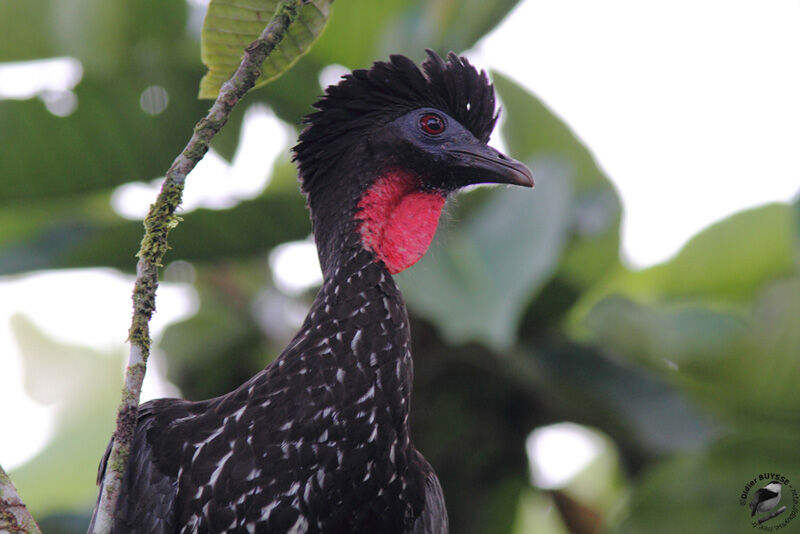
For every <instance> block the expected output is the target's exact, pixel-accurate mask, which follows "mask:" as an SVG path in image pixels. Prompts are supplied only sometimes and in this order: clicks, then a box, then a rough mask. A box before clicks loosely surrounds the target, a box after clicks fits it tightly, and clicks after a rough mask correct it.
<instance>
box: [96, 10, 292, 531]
mask: <svg viewBox="0 0 800 534" xmlns="http://www.w3.org/2000/svg"><path fill="white" fill-rule="evenodd" d="M304 3H305V1H304V0H287V1H285V2H284V3H283V4H282V5H281V6H280V7H279V8H278V10H277V11H276V13H275V16H274V17H273V18H272V20H271V21H270V23H269V24H268V25H267V27H266V28H265V29H264V31H263V32H262V33H261V35H260V36H259V37H258V39H256V40H255V41H253V42H252V43H250V45H249V46H248V47H247V48H246V49H245V51H244V57H243V58H242V61H241V63H240V64H239V67H238V68H237V69H236V72H235V73H234V74H233V76H231V78H230V79H229V80H228V81H227V82H225V83H224V84H223V85H222V87H221V88H220V91H219V96H218V97H217V99H216V101H215V102H214V105H212V106H211V109H209V111H208V114H207V115H206V116H205V117H204V118H202V119H200V121H199V122H198V123H197V125H196V126H195V128H194V134H193V135H192V137H191V139H190V140H189V143H188V144H187V145H186V148H184V149H183V152H182V153H181V154H180V155H179V156H178V157H177V158H175V161H174V162H173V163H172V166H171V167H170V168H169V170H168V171H167V175H166V177H165V178H164V183H163V185H162V186H161V192H160V193H159V195H158V198H157V199H156V202H155V203H154V204H153V205H152V206H150V211H149V213H148V214H147V217H146V218H145V221H144V226H145V235H144V238H143V239H142V245H141V248H140V250H139V253H138V254H137V256H138V257H139V261H138V263H137V265H136V282H135V284H134V288H133V319H132V321H131V328H130V331H129V341H130V344H131V348H130V356H129V359H128V368H127V370H126V372H125V385H124V386H123V390H122V401H121V402H120V405H119V408H118V410H117V427H116V430H115V431H114V435H113V442H112V448H111V453H110V455H109V457H108V462H107V464H106V469H105V474H104V476H103V480H102V485H101V494H100V501H99V503H98V505H97V510H96V511H95V520H94V529H93V532H94V533H95V534H104V533H108V532H110V531H111V527H112V525H113V517H114V510H115V509H116V504H117V500H118V497H119V493H120V488H121V486H122V475H123V473H124V470H125V466H126V465H127V463H128V456H129V454H130V444H131V440H132V438H133V433H134V430H135V429H136V419H137V414H138V410H139V394H140V392H141V389H142V381H143V380H144V375H145V370H146V366H147V358H148V356H149V355H150V326H149V323H150V318H151V317H152V315H153V312H154V311H155V295H156V289H157V288H158V268H159V267H160V266H161V261H162V260H163V258H164V254H166V252H167V250H168V249H169V245H168V244H167V236H168V234H169V231H170V230H172V229H173V228H175V227H176V226H177V225H178V223H179V222H180V218H179V217H178V216H176V215H175V210H177V208H178V206H179V205H180V203H181V199H182V196H183V187H184V184H185V182H186V176H187V175H188V174H189V172H190V171H191V170H192V169H194V167H195V165H197V163H198V162H199V161H200V160H201V159H202V158H203V156H204V155H205V154H206V152H208V147H209V144H210V142H211V139H212V138H213V137H214V136H215V135H216V134H217V132H219V130H220V129H221V128H222V127H223V126H224V125H225V123H226V122H227V121H228V117H229V116H230V113H231V110H232V109H233V107H234V106H235V105H236V103H237V102H239V100H240V99H241V98H242V97H243V96H244V95H245V94H246V93H247V91H249V90H250V89H251V88H252V87H253V85H254V84H255V82H256V80H257V79H258V77H259V76H260V74H261V72H260V69H261V65H262V63H264V59H266V57H267V56H268V55H269V54H270V53H271V52H272V51H273V50H274V49H275V47H276V46H277V45H278V44H279V43H280V42H281V40H282V39H283V37H284V35H285V34H286V31H287V29H288V28H289V26H290V25H291V24H292V22H293V21H294V20H295V19H296V18H297V15H298V13H299V12H300V8H301V7H302V5H303V4H304Z"/></svg>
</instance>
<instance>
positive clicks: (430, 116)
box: [419, 113, 444, 135]
mask: <svg viewBox="0 0 800 534" xmlns="http://www.w3.org/2000/svg"><path fill="white" fill-rule="evenodd" d="M419 123H420V125H421V126H422V129H423V130H425V132H427V133H429V134H431V135H439V134H440V133H442V132H443V131H444V120H442V118H441V117H440V116H439V115H437V114H436V113H426V114H425V115H423V116H422V118H421V119H420V120H419Z"/></svg>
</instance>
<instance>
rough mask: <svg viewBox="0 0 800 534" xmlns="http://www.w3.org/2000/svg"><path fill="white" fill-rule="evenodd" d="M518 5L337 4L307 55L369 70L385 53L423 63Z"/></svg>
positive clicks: (460, 46)
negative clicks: (427, 55)
mask: <svg viewBox="0 0 800 534" xmlns="http://www.w3.org/2000/svg"><path fill="white" fill-rule="evenodd" d="M518 3H519V0H499V1H496V2H483V1H481V0H416V1H411V2H409V1H408V0H384V1H381V2H374V1H370V0H349V1H347V2H340V3H337V4H336V9H335V12H334V14H333V16H332V17H331V23H330V25H329V26H328V28H327V29H326V30H325V33H324V35H323V36H322V38H321V39H320V41H319V43H318V45H317V46H315V47H314V49H313V50H312V52H311V55H312V56H314V57H315V58H318V60H319V62H320V63H321V64H327V63H337V64H340V65H344V66H346V67H348V68H363V67H368V66H369V65H370V64H371V63H372V62H373V61H375V60H385V59H386V58H387V57H388V56H389V54H405V55H407V56H409V57H411V58H414V59H416V60H421V59H423V58H424V56H425V53H424V49H425V48H433V49H434V50H436V51H438V52H439V53H440V54H444V53H446V52H448V51H450V50H453V51H455V52H462V51H464V50H466V49H468V48H470V47H471V46H472V45H473V44H475V43H476V42H477V41H478V39H480V38H481V37H482V36H483V35H485V34H486V33H487V32H489V31H490V30H491V29H492V28H493V27H494V26H495V25H496V24H497V23H499V21H500V20H502V19H503V17H505V16H506V15H507V14H508V12H509V11H511V9H513V8H514V6H515V5H517V4H518Z"/></svg>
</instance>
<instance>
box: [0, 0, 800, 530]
mask: <svg viewBox="0 0 800 534" xmlns="http://www.w3.org/2000/svg"><path fill="white" fill-rule="evenodd" d="M515 4H516V0H513V1H498V2H482V1H478V0H433V1H423V0H412V1H409V0H402V1H401V0H385V1H383V2H374V1H367V0H349V1H347V2H344V1H342V2H336V3H334V5H333V7H332V10H331V17H330V21H329V23H328V25H327V27H326V29H325V31H324V32H323V33H322V35H321V36H320V37H319V40H318V41H317V43H316V44H315V45H314V46H313V47H311V49H310V51H309V52H308V53H307V54H306V55H304V56H303V57H302V59H300V60H299V61H298V62H297V64H296V65H295V66H294V67H292V68H291V69H290V70H289V71H287V72H286V73H285V75H283V76H282V77H280V78H279V79H277V80H276V81H274V82H272V83H270V84H269V85H268V86H266V87H264V88H263V89H259V90H258V91H255V92H253V93H252V94H251V95H249V96H248V97H247V99H245V100H244V101H243V102H242V104H241V105H240V106H239V107H238V108H237V109H236V110H235V112H234V114H233V116H232V118H231V120H230V122H229V124H228V125H227V126H226V128H224V129H223V131H222V133H221V134H220V135H219V136H218V137H217V138H216V139H215V141H214V144H213V148H214V149H215V150H217V151H218V152H219V153H220V154H221V155H223V157H225V158H228V159H230V158H231V157H232V156H233V154H234V153H235V151H236V149H237V146H238V143H239V135H240V126H241V123H242V119H243V116H244V112H245V111H246V108H247V107H248V106H249V105H253V104H256V103H267V104H268V105H269V106H270V107H271V108H272V110H273V111H274V112H275V113H276V115H277V116H278V117H280V118H281V119H282V120H284V121H286V122H287V123H289V124H291V125H295V126H296V125H298V124H299V121H300V119H301V117H302V116H303V115H304V114H305V113H307V112H308V111H310V110H311V104H312V102H313V101H314V99H315V98H316V97H317V96H318V95H319V94H320V92H321V90H322V89H321V87H320V85H319V74H320V71H321V70H322V69H323V68H324V67H326V66H328V65H331V64H338V65H343V66H345V67H347V68H358V67H367V66H369V64H370V63H371V62H372V61H374V60H377V59H383V58H385V57H386V56H387V55H388V54H389V53H405V54H407V55H410V56H411V57H413V58H415V59H417V60H419V59H421V58H422V56H423V48H424V47H430V48H433V49H435V50H437V51H438V52H440V53H444V52H447V51H448V50H449V49H453V50H456V51H463V50H465V49H467V48H469V47H470V46H472V45H473V44H474V43H475V42H476V41H477V40H478V39H479V38H480V37H481V36H483V35H484V34H485V33H486V32H488V31H489V30H490V29H491V28H493V27H494V26H495V25H496V24H497V23H498V22H499V21H500V20H501V19H502V18H503V17H504V16H505V15H506V14H507V13H508V12H509V11H510V10H511V8H512V7H513V6H514V5H515ZM20 20H25V21H26V24H25V25H21V24H19V21H20ZM201 20H202V10H201V8H198V7H196V5H195V4H194V3H191V4H187V3H186V2H184V1H183V0H169V1H163V0H143V1H139V2H133V3H131V2H123V1H122V0H111V1H108V0H106V1H100V0H76V1H72V2H59V1H57V0H31V1H29V2H3V3H0V32H2V33H3V35H5V36H6V40H5V43H4V46H3V47H2V48H0V61H21V60H31V59H38V58H47V57H58V56H72V57H75V58H77V59H78V60H79V61H80V62H81V65H82V68H83V74H82V79H81V81H80V82H79V83H78V85H77V86H76V87H75V88H74V89H73V91H74V93H75V96H76V97H77V101H78V106H77V109H76V110H75V111H74V112H73V113H71V114H68V115H67V116H65V117H60V116H55V115H52V114H51V113H50V112H49V111H48V110H47V109H46V107H45V106H44V104H43V101H44V99H45V98H46V97H47V95H40V96H41V98H31V99H29V100H23V101H12V100H0V124H2V125H3V128H0V177H2V178H1V179H2V181H3V182H2V183H3V194H2V195H0V274H5V275H10V274H18V273H25V272H28V271H31V270H37V269H61V268H71V267H79V266H111V267H115V268H117V269H120V270H123V271H126V272H132V270H133V268H134V265H135V262H134V257H133V254H134V252H135V250H136V249H137V247H138V243H139V240H140V239H141V235H142V229H141V224H140V223H139V222H132V221H129V220H126V219H124V218H122V217H121V216H119V215H118V214H116V213H115V212H114V211H113V210H112V209H111V207H110V197H111V194H112V192H113V190H114V188H115V187H116V186H119V185H121V184H125V183H129V182H134V181H145V182H147V181H150V180H152V179H155V178H158V177H159V176H160V175H162V174H163V173H164V172H165V170H166V168H167V167H168V166H169V164H170V162H171V161H172V159H173V158H174V157H175V155H176V154H177V153H178V151H179V150H181V148H182V147H183V145H184V143H185V142H186V140H187V139H188V137H189V135H190V133H191V128H192V126H193V125H194V123H195V122H196V121H197V120H198V119H199V118H200V117H201V116H202V115H203V114H204V112H205V109H206V107H207V105H208V103H207V102H200V101H198V100H197V98H196V95H197V88H198V84H199V80H200V78H201V77H202V75H203V71H204V69H203V66H202V64H201V62H200V49H199V38H200V31H201ZM354 28H357V31H354ZM509 74H510V75H513V73H509ZM492 77H493V79H494V81H495V84H496V87H497V91H498V94H499V96H500V98H501V99H502V103H503V109H504V112H503V117H504V122H503V128H502V136H503V138H504V140H505V143H506V146H507V147H508V149H509V152H510V154H511V155H513V156H514V157H516V158H519V159H522V160H524V161H526V162H528V163H529V164H530V165H531V167H532V168H533V170H534V174H535V175H536V180H537V188H536V190H535V191H532V192H526V191H520V190H516V189H503V188H495V189H490V188H479V189H476V190H473V191H471V192H469V193H465V194H463V195H461V197H460V198H459V199H458V200H457V201H456V202H455V203H454V204H453V205H452V206H450V207H449V208H448V212H447V214H446V216H445V220H443V223H442V224H441V228H440V231H439V234H438V235H437V237H436V240H435V243H434V246H433V247H432V250H431V251H430V253H429V254H428V255H427V256H426V258H425V259H424V260H423V261H422V262H420V264H419V265H417V266H415V267H414V268H413V269H411V270H409V271H408V272H407V273H403V275H402V276H400V277H399V279H400V280H399V282H400V284H401V287H402V289H403V291H404V294H405V295H406V297H407V300H408V303H409V308H410V312H411V316H412V322H413V332H414V349H413V350H414V354H415V372H416V381H415V397H414V403H413V414H412V421H413V425H414V428H413V434H414V439H415V442H416V443H417V445H418V446H419V448H420V449H421V450H422V451H424V453H425V455H426V456H427V457H428V459H429V460H430V462H431V463H432V464H433V465H434V466H435V467H436V470H437V472H438V473H439V475H440V478H441V481H442V485H443V487H444V491H445V495H446V497H447V503H448V509H449V512H450V516H451V525H452V531H453V532H458V533H467V534H472V533H475V534H477V533H514V534H521V533H523V532H540V533H541V532H550V533H564V532H574V533H577V532H596V531H597V529H598V525H600V527H599V528H600V529H602V530H604V531H607V532H696V531H698V530H702V531H704V532H745V531H749V530H751V527H750V523H749V514H748V510H746V509H744V508H742V507H740V506H739V503H738V493H739V492H740V490H741V487H742V486H743V485H744V483H745V482H746V481H748V480H750V479H751V478H752V477H753V476H755V475H757V474H758V473H761V472H764V471H778V472H782V473H785V474H786V475H787V476H789V477H790V478H792V477H794V475H796V474H797V473H800V460H798V457H797V454H796V450H797V448H798V445H800V435H799V434H800V433H799V432H798V431H797V428H798V420H797V419H798V415H797V414H799V413H800V393H799V392H798V388H797V387H796V384H797V383H798V381H799V380H800V360H798V355H800V334H799V333H800V266H799V265H800V201H798V202H797V203H795V204H794V205H793V206H787V205H782V204H773V205H768V206H763V207H761V208H757V209H753V210H749V211H746V212H743V213H740V214H737V215H734V216H732V217H730V218H728V219H726V220H724V221H721V222H719V223H717V224H715V225H713V226H712V227H710V228H708V229H706V230H705V231H703V232H701V233H700V234H698V235H697V236H696V237H695V238H693V239H692V240H691V241H690V242H689V243H687V244H686V246H685V247H684V248H683V250H681V251H680V252H679V253H678V254H677V255H676V256H675V257H674V258H673V259H671V260H670V261H668V262H665V263H663V264H661V265H658V266H656V267H653V268H650V269H647V270H644V271H639V272H632V271H629V270H628V269H626V268H624V267H623V266H622V265H621V263H620V261H619V223H620V202H619V198H618V196H617V194H616V192H615V191H614V188H613V187H612V186H611V184H610V182H609V181H608V179H607V177H606V176H605V175H604V173H603V171H602V170H601V169H600V168H599V167H598V165H597V164H596V162H595V161H594V159H593V157H592V155H591V153H590V152H589V150H588V149H587V148H586V147H585V146H584V145H583V144H582V143H581V142H580V141H579V140H578V139H577V138H576V137H575V135H574V134H573V133H572V132H571V131H570V129H569V128H568V127H567V126H566V125H565V124H564V123H563V121H561V120H560V119H559V118H558V117H557V116H556V115H554V114H553V113H552V112H551V111H550V110H549V109H548V108H547V107H546V106H545V105H544V104H543V103H542V102H541V101H540V100H539V99H538V98H536V97H535V96H534V95H532V94H530V93H529V92H528V91H526V90H525V89H524V88H522V87H520V86H519V85H518V84H516V83H515V82H514V81H513V80H512V78H511V77H509V76H506V75H504V74H501V73H492ZM152 86H158V87H161V88H163V89H164V90H165V91H166V93H167V95H168V105H167V107H166V109H165V110H164V111H163V112H161V113H158V114H155V115H150V114H148V113H146V112H145V111H144V110H143V106H142V104H141V103H140V100H141V99H142V95H143V93H144V91H145V89H147V88H148V87H152ZM587 90H590V89H589V88H587ZM287 152H288V147H287ZM189 179H190V180H191V177H190V178H189ZM643 179H646V177H643ZM184 219H185V220H184V222H183V223H182V224H181V225H180V227H179V228H178V229H177V230H176V231H174V232H173V233H172V234H171V235H170V241H171V245H172V248H173V249H172V250H171V251H170V253H169V255H168V257H167V260H168V261H175V260H185V261H187V262H191V264H192V265H193V269H194V272H195V275H196V276H195V282H194V284H195V288H196V290H197V293H198V295H199V297H200V303H201V304H200V307H199V310H198V312H197V314H196V315H194V316H193V317H191V318H189V319H186V320H184V321H182V322H180V323H177V324H174V325H172V326H171V327H170V328H169V329H168V330H167V332H166V333H165V334H164V336H163V338H162V339H161V340H160V343H159V349H160V350H161V351H162V352H163V353H165V355H166V358H167V361H168V376H169V378H170V379H171V380H172V381H173V382H174V383H176V384H177V385H178V386H179V387H180V388H181V390H182V392H183V394H184V395H185V396H186V397H187V398H192V399H199V398H207V397H210V396H214V395H218V394H221V393H223V392H226V391H229V390H230V389H232V388H234V387H236V386H238V385H239V384H240V383H241V382H242V381H243V380H245V379H246V378H247V377H249V376H251V375H252V374H253V373H254V372H256V371H257V370H258V369H260V368H262V367H263V366H264V365H266V364H267V363H268V362H269V361H270V360H271V359H272V358H273V357H274V356H275V355H276V354H277V353H278V352H279V351H280V349H281V348H282V347H283V346H284V345H285V343H286V342H287V341H288V339H289V338H290V337H291V336H292V334H293V331H294V329H296V328H297V326H298V321H299V320H300V319H301V318H302V315H303V313H304V310H305V309H306V307H307V306H308V305H309V303H310V301H311V299H312V298H313V290H311V291H309V292H307V293H305V294H302V295H299V296H297V295H289V294H284V293H282V292H281V291H280V290H279V289H278V288H277V287H276V285H275V284H274V283H273V276H272V273H271V272H270V269H269V267H268V263H267V261H266V258H267V257H268V255H269V253H270V251H272V250H273V249H274V248H275V247H276V246H277V245H279V244H282V243H285V242H289V241H295V240H300V239H303V238H305V237H306V236H307V235H308V234H309V233H310V225H309V222H308V216H307V214H306V212H305V208H304V205H303V199H302V197H301V196H300V195H299V194H298V193H297V189H296V185H295V174H294V167H293V166H292V165H291V164H290V163H289V162H288V158H286V157H282V158H279V160H278V162H277V163H276V164H275V166H274V168H273V172H272V180H271V182H270V184H269V186H268V187H267V188H266V189H265V190H264V191H263V192H262V193H261V194H260V195H259V196H257V197H256V198H253V199H251V200H247V201H243V202H240V203H238V204H237V205H236V206H234V207H232V208H229V209H221V210H211V209H198V210H196V211H194V212H192V213H187V214H185V215H184ZM167 272H169V265H168V266H167ZM13 328H14V332H15V335H16V337H17V340H18V342H19V344H20V346H21V347H22V350H23V353H24V357H25V362H24V363H25V370H26V372H25V377H26V378H25V379H26V387H27V388H28V391H29V393H30V394H31V395H32V396H33V397H34V398H36V399H38V400H40V401H41V402H47V403H53V402H55V401H56V400H57V401H58V403H57V405H56V406H57V407H56V408H55V410H56V414H57V415H56V420H57V424H56V428H55V429H54V431H53V437H52V439H51V441H50V443H49V444H48V445H47V447H46V448H45V450H43V451H42V452H41V453H40V454H39V455H38V456H37V457H36V458H34V459H33V460H31V461H30V462H29V463H27V464H26V465H23V466H21V467H19V468H17V469H15V470H14V471H13V472H12V473H11V474H12V477H13V479H14V480H15V482H16V484H17V486H18V487H19V489H20V492H21V494H22V496H23V498H25V500H26V501H27V503H28V505H29V506H30V507H31V509H32V510H33V511H34V513H35V514H36V515H37V516H38V517H40V518H41V519H42V520H43V521H42V524H43V526H45V525H46V527H45V531H47V532H81V531H83V529H85V524H86V521H88V513H89V510H90V508H91V507H92V505H93V504H94V499H95V498H96V494H95V487H94V476H95V469H96V464H97V461H98V460H99V458H100V455H101V454H102V451H103V449H104V447H105V443H106V441H107V439H108V436H109V434H110V429H111V427H112V425H113V412H114V407H115V405H116V397H117V394H118V389H119V383H120V380H121V379H120V377H119V369H120V361H119V359H120V357H121V355H105V354H97V353H94V352H92V351H91V350H90V349H85V348H77V347H67V346H63V345H59V344H57V343H54V342H52V341H49V340H47V339H46V337H45V336H44V335H43V334H42V333H41V332H39V331H38V330H37V329H36V328H35V327H34V326H33V324H32V323H31V322H30V321H28V320H26V319H24V318H20V317H18V318H15V319H14V321H13ZM109 377H111V378H109ZM114 377H116V378H114ZM560 421H573V422H575V423H578V424H582V425H586V426H588V427H591V428H592V429H594V431H595V432H596V433H598V434H599V435H601V436H604V438H603V443H605V445H604V447H603V449H602V451H601V452H600V455H599V456H598V457H597V458H596V459H595V460H594V461H593V462H592V463H591V464H590V465H589V466H587V467H586V468H585V469H584V471H583V472H581V473H579V474H578V475H577V476H575V477H574V478H573V479H572V480H570V481H569V482H568V483H567V484H566V485H565V486H564V487H562V488H559V489H557V490H545V489H542V488H536V487H534V486H533V485H532V484H531V482H530V477H529V474H528V467H529V465H528V463H529V461H528V458H527V456H526V452H525V440H526V438H527V437H528V435H529V433H530V432H531V431H532V430H533V429H535V428H538V427H542V426H544V425H548V424H551V423H555V422H560ZM0 461H2V459H0Z"/></svg>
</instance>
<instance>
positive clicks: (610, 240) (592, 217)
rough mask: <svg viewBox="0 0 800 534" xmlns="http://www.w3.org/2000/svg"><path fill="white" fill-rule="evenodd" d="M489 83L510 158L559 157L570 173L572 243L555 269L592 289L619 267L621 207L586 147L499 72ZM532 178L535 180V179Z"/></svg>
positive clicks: (571, 282)
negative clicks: (499, 108) (493, 89)
mask: <svg viewBox="0 0 800 534" xmlns="http://www.w3.org/2000/svg"><path fill="white" fill-rule="evenodd" d="M492 79H493V80H494V84H495V86H496V88H497V92H498V95H499V96H500V98H501V100H502V104H503V121H504V123H503V139H504V140H505V142H506V145H507V146H508V150H509V152H510V153H511V155H512V156H514V157H515V158H517V159H523V160H525V161H530V160H531V159H532V158H535V157H549V158H558V159H560V160H563V161H567V162H569V165H570V167H571V168H572V170H573V191H572V200H571V208H570V209H571V213H570V219H571V239H570V243H569V245H568V248H567V250H566V253H565V257H564V258H563V259H562V262H561V265H560V266H559V276H561V277H563V278H564V279H565V280H566V281H567V283H569V284H570V285H575V286H578V287H584V286H587V285H591V284H594V283H595V282H597V281H598V280H599V279H601V278H602V277H604V276H605V275H606V274H607V273H608V272H610V271H612V270H615V269H616V268H617V267H618V265H619V223H620V213H621V211H620V203H619V199H618V198H617V195H616V192H615V191H614V188H613V187H612V185H611V183H610V182H609V181H608V178H607V177H606V176H605V174H604V173H603V172H602V171H601V170H600V168H599V167H598V165H597V162H596V161H595V159H594V157H593V156H592V154H591V152H589V150H588V149H587V148H586V146H585V145H584V144H583V143H582V142H581V141H580V140H579V139H578V138H577V137H576V136H575V134H574V133H573V132H572V131H571V130H570V129H569V127H568V126H567V125H566V124H565V123H564V122H563V121H562V120H561V119H560V118H559V117H558V116H556V115H555V114H554V113H553V112H552V111H550V109H548V108H547V106H545V105H544V104H543V103H542V102H541V101H540V100H539V99H538V98H537V97H536V96H534V95H533V94H531V93H530V92H528V91H527V90H526V89H525V88H523V87H522V86H520V85H519V84H517V83H516V82H514V81H513V80H511V79H510V78H508V77H506V76H504V75H503V74H500V73H498V72H493V73H492ZM538 178H539V177H538V176H537V180H538Z"/></svg>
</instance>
